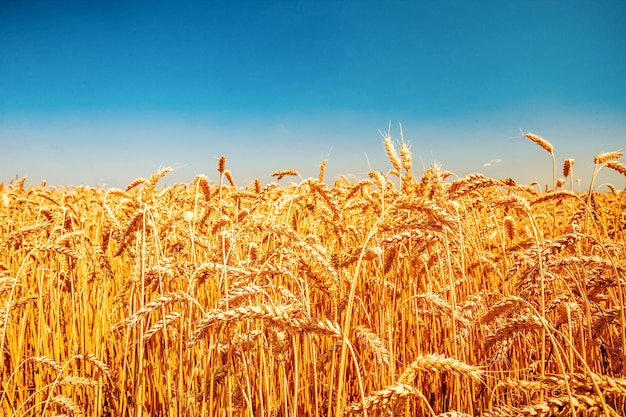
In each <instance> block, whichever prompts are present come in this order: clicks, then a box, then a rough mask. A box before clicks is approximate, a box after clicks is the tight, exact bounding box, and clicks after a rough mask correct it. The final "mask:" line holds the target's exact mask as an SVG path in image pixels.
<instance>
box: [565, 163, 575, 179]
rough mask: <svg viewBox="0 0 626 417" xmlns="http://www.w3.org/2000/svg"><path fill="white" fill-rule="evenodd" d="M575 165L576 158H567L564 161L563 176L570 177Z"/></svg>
mask: <svg viewBox="0 0 626 417" xmlns="http://www.w3.org/2000/svg"><path fill="white" fill-rule="evenodd" d="M573 167H574V159H566V160H565V161H563V176H564V177H565V178H567V177H569V176H570V174H571V173H572V168H573Z"/></svg>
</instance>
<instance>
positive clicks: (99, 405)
mask: <svg viewBox="0 0 626 417" xmlns="http://www.w3.org/2000/svg"><path fill="white" fill-rule="evenodd" d="M526 137H527V138H528V139H530V140H531V141H533V142H535V143H536V144H537V145H539V146H540V147H541V148H543V150H542V149H540V148H537V152H538V153H540V152H541V153H542V152H544V151H546V152H548V153H550V155H551V156H552V157H553V166H552V169H553V172H554V175H553V177H554V178H553V180H554V181H553V184H551V186H550V187H548V188H549V190H545V189H544V190H538V187H536V186H531V185H522V184H516V183H515V182H514V181H513V180H511V179H507V178H502V179H494V178H489V177H486V176H484V175H481V174H471V175H468V176H465V177H462V178H458V177H456V176H454V174H452V173H451V172H447V171H445V170H444V169H443V168H442V167H440V166H438V165H433V166H431V167H430V168H428V169H427V170H425V172H423V173H421V174H416V173H414V172H413V167H412V161H411V153H410V150H409V147H408V146H407V144H406V143H405V142H404V141H401V142H400V143H394V141H392V140H391V138H389V137H387V138H386V139H385V147H384V151H385V152H386V154H387V156H388V159H389V162H390V170H389V171H388V172H371V173H370V175H369V177H368V178H366V179H363V180H360V181H348V180H347V179H345V178H343V177H342V178H339V179H337V180H336V181H334V183H333V184H332V185H329V184H327V183H326V182H325V179H324V168H325V163H322V166H321V167H320V173H319V176H318V178H308V179H303V178H301V177H300V176H299V174H298V172H297V171H295V170H285V171H277V172H275V173H274V177H275V178H276V182H274V183H271V184H269V185H266V186H262V185H261V184H260V182H259V181H255V182H254V183H252V184H249V185H248V186H245V187H236V186H235V184H234V181H233V176H232V174H231V173H230V171H229V170H228V169H227V166H226V159H225V158H220V160H219V163H218V167H217V170H218V174H219V181H216V182H211V181H209V180H208V179H207V177H206V176H203V175H199V176H197V177H196V179H195V180H194V181H193V182H191V183H189V184H176V185H172V186H161V187H160V186H159V182H160V181H162V178H163V177H164V176H166V175H167V173H168V172H169V169H162V170H160V171H158V172H156V173H154V174H153V175H152V176H151V177H149V178H145V179H144V178H140V179H137V180H135V181H133V182H132V183H130V184H129V185H128V186H127V187H126V189H124V190H121V189H103V188H98V187H66V188H53V187H47V186H46V185H45V184H41V185H40V186H25V180H26V179H21V180H17V181H12V182H11V183H9V184H4V183H0V349H1V350H0V384H1V385H0V415H3V416H7V417H13V416H16V417H19V416H61V415H67V416H268V417H269V416H285V417H286V416H319V417H322V416H326V417H331V416H344V415H365V416H368V415H369V416H379V415H396V416H441V417H455V416H456V417H460V416H493V417H495V416H592V415H593V416H607V417H608V416H623V415H626V362H625V361H624V352H625V350H626V317H625V315H626V313H625V311H624V305H625V297H624V291H625V288H624V285H625V283H626V281H625V277H626V275H625V271H626V258H625V256H624V250H625V246H624V245H625V243H626V242H625V233H626V232H625V229H626V210H624V205H625V203H626V199H625V198H624V195H625V193H624V192H623V190H620V189H619V188H618V189H616V188H615V187H612V188H611V192H608V191H607V192H598V191H593V184H594V181H595V180H596V177H598V176H601V175H602V171H603V170H614V171H618V172H620V173H621V174H624V175H625V176H626V166H625V165H623V164H621V163H620V162H618V161H617V160H618V159H619V158H621V156H622V154H621V153H619V152H611V153H603V154H598V155H596V157H595V159H594V163H595V166H596V171H595V172H594V174H593V178H592V179H591V184H592V187H590V190H589V191H588V192H585V193H582V192H574V191H573V183H572V178H573V177H574V175H573V170H574V161H573V160H571V159H568V160H565V161H564V162H563V164H562V169H560V168H561V166H558V167H557V162H556V161H555V160H554V153H553V148H552V145H550V143H549V142H547V141H546V140H544V139H542V138H541V137H539V136H535V135H532V134H527V135H526ZM397 148H398V149H399V151H398V150H397ZM382 151H383V149H382V147H381V152H382ZM541 156H543V155H541ZM559 165H560V163H559ZM557 168H559V169H558V171H559V173H561V172H560V171H562V174H563V175H562V178H557ZM559 177H560V175H559Z"/></svg>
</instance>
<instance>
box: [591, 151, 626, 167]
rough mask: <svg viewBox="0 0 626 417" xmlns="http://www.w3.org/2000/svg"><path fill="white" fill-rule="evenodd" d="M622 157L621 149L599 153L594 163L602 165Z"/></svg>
mask: <svg viewBox="0 0 626 417" xmlns="http://www.w3.org/2000/svg"><path fill="white" fill-rule="evenodd" d="M621 157H622V153H621V152H619V151H614V152H604V153H599V154H597V155H596V156H595V157H594V158H593V163H594V164H596V165H600V164H603V163H605V162H607V161H610V160H612V159H619V158H621Z"/></svg>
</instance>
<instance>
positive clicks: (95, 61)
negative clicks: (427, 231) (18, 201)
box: [0, 0, 626, 188]
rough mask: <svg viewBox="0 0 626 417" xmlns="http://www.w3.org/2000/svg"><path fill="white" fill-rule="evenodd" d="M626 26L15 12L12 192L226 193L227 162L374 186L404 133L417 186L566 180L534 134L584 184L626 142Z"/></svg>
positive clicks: (301, 12) (7, 117)
mask: <svg viewBox="0 0 626 417" xmlns="http://www.w3.org/2000/svg"><path fill="white" fill-rule="evenodd" d="M625 18H626V2H625V1H619V0H618V1H577V0H570V1H549V0H546V1H449V0H440V1H350V2H347V1H304V2H303V1H203V2H200V1H195V2H180V3H179V2H159V1H145V2H144V1H119V2H118V1H109V2H82V1H80V2H79V1H42V2H34V1H11V0H8V1H7V0H5V1H2V2H1V3H0V182H5V183H7V182H8V181H10V180H11V179H12V178H13V177H15V176H16V175H18V176H19V177H22V176H27V177H28V182H32V183H39V182H40V181H41V180H42V179H46V180H47V181H48V184H51V185H72V184H86V185H96V184H98V185H105V186H111V187H123V186H125V185H126V184H128V183H129V182H130V181H132V180H133V179H135V178H137V177H147V176H149V175H150V174H151V173H152V172H154V171H155V170H156V169H158V168H159V167H164V166H172V167H174V168H175V169H176V172H175V173H172V174H169V175H168V176H167V177H166V182H168V183H170V184H171V183H173V182H177V181H191V180H192V179H193V178H194V177H195V176H196V175H197V174H205V175H207V176H208V177H209V179H211V180H214V181H215V180H217V178H218V176H217V175H218V174H217V172H216V165H217V158H218V157H219V156H220V155H225V156H226V158H227V167H228V168H229V169H230V170H231V171H232V173H233V176H234V178H235V180H236V182H238V185H246V184H247V183H249V182H251V181H253V180H254V178H257V177H258V178H260V179H261V180H262V181H263V182H268V181H271V178H270V174H271V173H272V172H273V171H276V170H281V169H297V170H299V171H300V173H301V174H302V175H303V176H304V177H309V176H317V171H318V166H319V164H320V163H321V161H322V160H324V159H328V168H327V173H328V176H329V178H327V179H328V180H329V181H332V179H333V178H334V177H336V176H338V175H341V174H346V175H348V174H350V175H356V176H359V177H362V176H364V175H365V174H366V173H367V172H368V171H369V170H370V168H371V169H375V170H380V171H387V170H388V169H389V168H390V165H389V163H388V162H387V160H386V157H385V152H384V147H383V145H382V137H381V136H380V134H379V133H378V131H379V130H383V131H385V130H387V127H388V124H389V122H390V121H391V123H392V130H391V133H392V137H394V138H395V139H398V138H399V129H398V123H402V126H403V129H404V136H405V139H406V140H407V141H408V142H409V143H410V144H411V147H412V150H413V156H414V164H415V165H416V166H415V169H414V170H415V171H416V173H417V174H421V172H422V170H423V166H426V167H427V166H429V165H430V164H431V163H433V162H435V161H436V162H440V163H441V164H442V165H443V167H444V169H447V170H450V171H453V172H455V173H456V174H458V175H460V176H462V175H465V174H468V173H470V172H482V173H484V174H486V175H489V176H493V177H513V178H514V179H516V180H518V181H521V182H530V181H532V180H539V181H541V182H542V183H545V182H551V160H550V157H549V155H548V154H547V153H546V152H545V151H543V150H542V149H541V148H539V147H538V146H536V145H534V144H533V143H531V142H530V141H528V140H526V139H524V138H522V137H521V134H520V129H522V130H524V131H525V132H526V131H530V132H533V133H536V134H539V135H541V136H543V137H544V138H545V139H547V140H548V141H550V142H551V143H552V144H553V145H554V146H555V153H556V156H557V160H558V163H559V165H560V164H561V162H562V160H563V159H564V158H576V164H575V166H574V172H575V174H576V176H577V177H580V178H581V179H582V183H583V184H584V183H585V182H587V181H588V179H589V177H590V175H591V171H592V162H591V161H592V159H593V156H594V155H595V154H596V153H599V152H607V151H613V150H618V149H624V148H626V76H625V74H626V25H624V19H625ZM422 165H423V166H422ZM559 170H560V168H559ZM605 180H606V181H611V182H613V183H614V185H616V186H617V187H618V188H623V186H624V183H625V180H624V178H623V177H621V178H620V177H619V176H614V175H609V174H608V173H605V174H604V176H603V177H602V178H600V179H599V181H600V182H602V181H605Z"/></svg>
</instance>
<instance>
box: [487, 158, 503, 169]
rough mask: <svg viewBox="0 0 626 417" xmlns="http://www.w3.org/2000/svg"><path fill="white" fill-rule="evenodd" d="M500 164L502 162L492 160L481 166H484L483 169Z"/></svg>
mask: <svg viewBox="0 0 626 417" xmlns="http://www.w3.org/2000/svg"><path fill="white" fill-rule="evenodd" d="M500 162H502V159H492V160H491V161H489V162H485V163H484V164H483V166H484V167H490V166H492V165H495V164H499V163H500Z"/></svg>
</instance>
